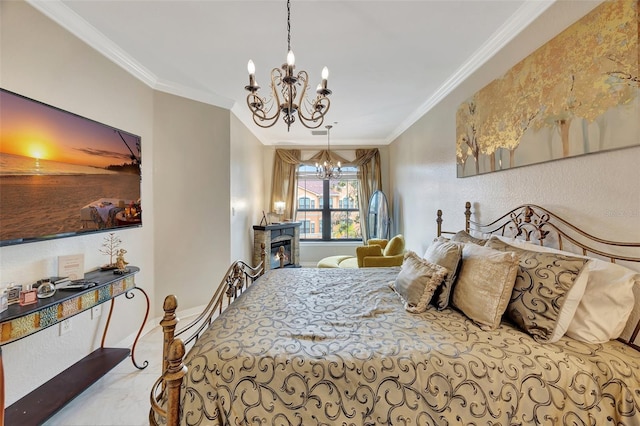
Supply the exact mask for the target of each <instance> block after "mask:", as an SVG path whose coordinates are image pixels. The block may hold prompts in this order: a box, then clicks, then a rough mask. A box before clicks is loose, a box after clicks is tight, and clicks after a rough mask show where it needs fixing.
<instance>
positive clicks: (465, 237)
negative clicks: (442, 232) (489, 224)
mask: <svg viewBox="0 0 640 426" xmlns="http://www.w3.org/2000/svg"><path fill="white" fill-rule="evenodd" d="M451 241H457V242H459V243H473V244H478V245H479V246H483V245H485V244H486V242H487V240H484V239H482V238H476V237H474V236H472V235H471V234H469V233H468V232H467V231H458V232H456V233H455V235H454V236H453V237H451Z"/></svg>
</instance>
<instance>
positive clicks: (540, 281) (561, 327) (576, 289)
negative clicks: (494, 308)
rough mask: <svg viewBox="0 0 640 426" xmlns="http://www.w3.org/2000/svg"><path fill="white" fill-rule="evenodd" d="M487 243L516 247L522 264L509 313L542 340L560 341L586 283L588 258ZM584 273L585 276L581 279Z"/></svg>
mask: <svg viewBox="0 0 640 426" xmlns="http://www.w3.org/2000/svg"><path fill="white" fill-rule="evenodd" d="M485 247H490V248H493V249H496V250H500V251H513V252H515V253H517V254H518V256H519V257H520V267H519V268H518V275H517V277H516V282H515V285H514V287H513V293H512V295H511V301H510V302H509V305H508V306H507V314H508V315H509V317H510V318H511V319H512V320H513V321H514V322H515V323H516V325H518V326H519V327H520V328H522V329H523V330H524V331H526V332H527V333H529V334H530V335H531V336H533V338H534V339H535V340H536V341H538V342H541V343H552V342H557V341H558V340H560V338H561V337H562V336H563V335H564V334H565V332H566V330H567V327H568V326H569V323H570V322H571V319H572V318H573V316H574V314H575V312H576V309H577V308H578V304H579V302H580V299H581V298H582V295H583V294H584V290H585V287H586V285H587V277H588V273H586V272H584V266H585V264H586V263H587V262H588V260H587V259H581V258H579V257H574V256H566V255H564V254H557V253H543V252H536V251H530V250H524V249H522V248H517V247H513V246H511V245H509V244H507V243H505V242H503V241H500V240H499V239H494V238H491V239H489V241H488V242H487V244H486V246H485ZM579 277H582V279H579Z"/></svg>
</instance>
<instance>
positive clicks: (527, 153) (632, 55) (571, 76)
mask: <svg viewBox="0 0 640 426" xmlns="http://www.w3.org/2000/svg"><path fill="white" fill-rule="evenodd" d="M639 5H640V0H609V1H605V2H604V3H602V4H600V5H599V6H597V7H596V8H595V9H593V10H592V11H591V12H590V13H589V14H588V15H586V16H584V17H583V18H582V19H580V20H579V21H577V22H576V23H574V24H573V25H571V26H570V27H568V28H567V29H566V30H564V31H563V32H561V33H560V34H558V35H557V36H556V37H555V38H553V39H552V40H550V41H549V42H547V43H546V44H545V45H543V46H542V47H540V48H539V49H538V50H536V51H535V52H533V53H532V54H531V55H529V56H528V57H527V58H525V59H523V60H522V61H520V62H519V63H518V64H516V65H515V66H514V67H513V68H511V69H510V70H509V71H507V73H505V74H504V75H503V76H502V77H500V78H498V79H496V80H494V81H492V82H491V83H489V84H488V85H487V86H485V87H484V88H482V89H481V90H480V91H478V92H477V93H475V94H474V95H473V96H472V97H471V98H469V99H467V100H466V101H465V102H463V103H462V104H461V105H460V107H459V108H458V111H457V114H456V160H457V176H458V177H467V176H475V175H479V174H483V173H490V172H494V171H499V170H505V169H512V168H515V167H520V166H526V165H530V164H536V163H542V162H545V161H550V160H558V159H563V158H568V157H573V156H577V155H584V154H590V153H596V152H602V151H609V150H612V149H619V148H625V147H630V146H635V145H640V48H639V46H640V14H639V9H640V6H639Z"/></svg>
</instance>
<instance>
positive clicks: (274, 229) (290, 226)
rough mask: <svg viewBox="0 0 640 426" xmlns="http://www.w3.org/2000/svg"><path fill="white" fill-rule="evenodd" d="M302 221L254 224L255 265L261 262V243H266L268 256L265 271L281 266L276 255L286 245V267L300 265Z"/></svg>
mask: <svg viewBox="0 0 640 426" xmlns="http://www.w3.org/2000/svg"><path fill="white" fill-rule="evenodd" d="M300 225H301V223H300V222H284V223H279V224H274V225H266V226H261V225H254V226H253V266H254V267H255V266H257V265H258V264H259V263H260V251H261V245H262V244H263V243H264V247H265V250H266V252H267V256H266V258H265V271H267V270H269V269H276V268H279V267H280V261H279V259H278V258H276V257H275V255H276V253H277V251H278V250H279V249H280V247H284V250H285V253H286V255H287V259H286V261H285V262H284V265H285V267H299V266H300Z"/></svg>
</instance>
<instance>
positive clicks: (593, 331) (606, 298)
mask: <svg viewBox="0 0 640 426" xmlns="http://www.w3.org/2000/svg"><path fill="white" fill-rule="evenodd" d="M496 238H498V239H499V240H502V241H506V242H507V243H508V244H510V245H514V246H517V247H522V248H525V249H527V250H531V251H539V252H546V253H558V254H565V255H569V256H575V257H579V258H584V259H590V260H589V262H588V263H587V265H586V266H585V270H586V272H587V273H588V278H587V286H586V289H585V292H584V295H583V296H582V298H581V299H580V303H579V304H578V308H577V309H576V312H575V315H574V316H573V319H572V320H571V323H570V324H569V327H568V328H567V332H566V335H567V336H569V337H572V338H574V339H576V340H580V341H583V342H588V343H604V342H606V341H609V340H614V339H617V338H618V337H620V336H621V334H622V331H623V330H624V329H625V325H626V324H627V321H628V319H629V317H630V316H631V312H632V311H633V309H634V300H635V299H634V296H633V288H634V283H635V282H637V283H638V285H640V273H638V271H633V270H631V269H629V268H625V267H624V266H622V265H618V264H615V263H611V262H608V261H605V260H601V259H595V258H590V257H588V256H582V255H577V254H574V253H570V252H567V251H562V250H558V249H554V248H550V247H543V246H540V245H538V244H532V243H529V242H527V241H522V240H514V239H509V238H505V237H496ZM627 334H628V333H627ZM626 337H630V334H628V336H626Z"/></svg>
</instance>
